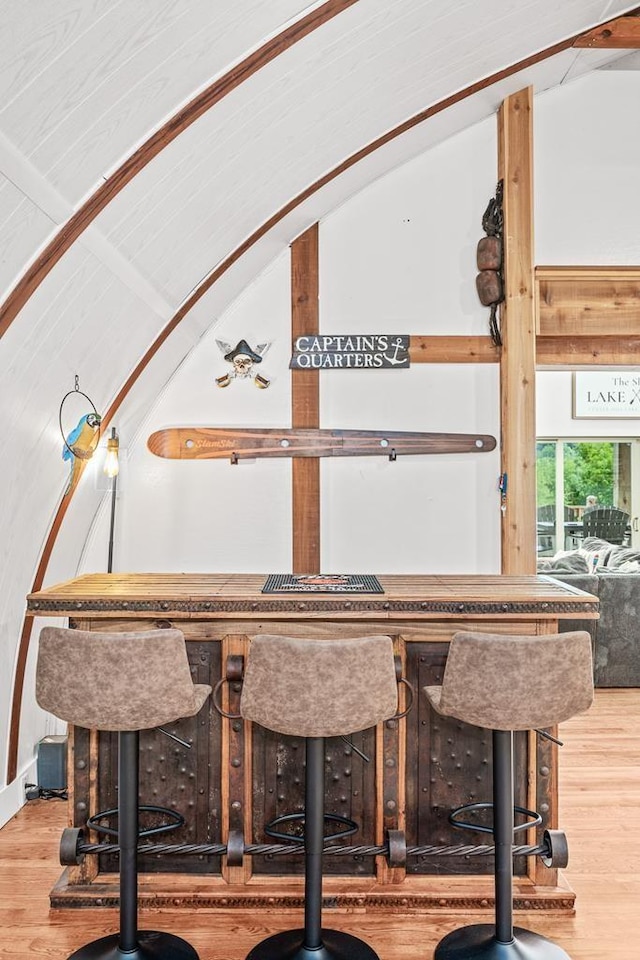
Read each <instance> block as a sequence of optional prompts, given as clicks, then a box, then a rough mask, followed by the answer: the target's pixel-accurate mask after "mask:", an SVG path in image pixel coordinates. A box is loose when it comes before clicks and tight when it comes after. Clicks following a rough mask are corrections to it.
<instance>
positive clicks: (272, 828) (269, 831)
mask: <svg viewBox="0 0 640 960" xmlns="http://www.w3.org/2000/svg"><path fill="white" fill-rule="evenodd" d="M304 819H305V815H304V813H286V814H284V815H283V816H281V817H275V818H274V819H273V820H270V821H269V823H267V824H266V826H265V828H264V832H265V834H266V835H267V836H268V837H271V839H273V840H284V841H285V842H286V843H300V842H301V841H302V840H303V839H304V831H303V833H302V835H301V836H296V834H294V833H286V832H283V831H281V830H278V827H279V826H280V824H283V823H296V822H297V823H299V822H300V821H303V822H304ZM324 819H325V822H326V821H327V820H328V821H330V822H331V823H337V824H340V825H341V826H342V829H341V830H336V831H335V832H334V833H330V834H328V835H327V836H324V837H323V840H324V842H325V843H326V841H327V840H336V839H337V838H338V837H351V836H352V835H353V834H354V833H357V830H358V824H357V823H356V822H355V820H350V819H349V817H341V816H340V814H339V813H325V815H324Z"/></svg>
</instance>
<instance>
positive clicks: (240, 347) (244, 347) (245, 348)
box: [224, 340, 262, 363]
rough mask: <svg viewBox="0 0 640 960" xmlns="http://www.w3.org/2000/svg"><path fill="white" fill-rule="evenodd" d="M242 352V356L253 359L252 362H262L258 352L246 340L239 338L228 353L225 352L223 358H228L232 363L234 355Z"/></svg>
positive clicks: (236, 355)
mask: <svg viewBox="0 0 640 960" xmlns="http://www.w3.org/2000/svg"><path fill="white" fill-rule="evenodd" d="M240 354H242V356H243V357H249V358H250V359H251V360H253V362H254V363H262V357H261V356H260V354H259V353H256V352H255V350H252V349H251V347H250V346H249V344H248V343H247V341H246V340H239V341H238V343H236V345H235V347H234V348H233V350H230V351H229V353H225V355H224V358H225V360H228V361H229V363H233V361H234V360H235V358H236V357H238V356H240Z"/></svg>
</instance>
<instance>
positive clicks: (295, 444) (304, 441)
mask: <svg viewBox="0 0 640 960" xmlns="http://www.w3.org/2000/svg"><path fill="white" fill-rule="evenodd" d="M495 445H496V439H495V437H492V436H490V435H488V434H478V433H411V432H398V431H384V430H316V429H285V430H277V429H271V428H267V429H263V428H262V427H255V428H249V429H247V428H242V429H240V428H236V427H168V428H167V429H165V430H158V431H156V433H152V434H151V436H150V437H149V439H148V440H147V446H148V447H149V450H150V451H151V453H154V454H155V455H156V456H157V457H165V458H167V459H170V460H211V459H228V460H231V462H232V463H235V462H236V461H237V460H239V459H254V458H256V457H374V456H385V457H390V458H391V459H392V460H394V459H395V458H396V457H397V456H401V455H402V456H405V455H407V454H414V455H415V454H424V453H428V454H432V453H487V452H488V451H489V450H493V449H494V448H495Z"/></svg>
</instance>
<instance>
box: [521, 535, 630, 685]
mask: <svg viewBox="0 0 640 960" xmlns="http://www.w3.org/2000/svg"><path fill="white" fill-rule="evenodd" d="M594 558H595V559H594ZM636 565H637V567H638V572H637V573H636V572H634V570H635V568H636ZM581 567H583V568H584V570H583V572H580V568H581ZM590 568H591V569H594V568H595V572H592V573H590V572H589V569H590ZM538 572H539V573H543V574H546V575H548V576H551V577H554V578H555V579H556V580H561V581H562V582H563V583H567V584H570V585H571V586H574V587H577V588H578V589H579V590H586V591H587V593H592V594H595V596H597V597H598V599H599V600H600V619H599V620H561V621H560V627H559V629H560V630H561V631H566V630H588V631H589V633H590V634H591V636H592V638H593V651H594V678H595V685H596V687H640V553H638V551H634V550H633V549H631V548H625V547H618V546H613V545H612V544H609V543H606V542H605V541H600V540H596V538H590V539H587V540H585V542H584V545H583V547H582V548H581V549H580V550H578V551H573V552H570V553H566V554H565V553H563V554H562V555H558V554H556V557H554V558H550V559H549V560H547V561H544V562H539V564H538Z"/></svg>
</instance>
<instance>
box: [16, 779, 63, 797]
mask: <svg viewBox="0 0 640 960" xmlns="http://www.w3.org/2000/svg"><path fill="white" fill-rule="evenodd" d="M24 789H25V794H26V798H27V800H67V799H68V794H67V789H66V787H61V788H60V789H59V790H56V789H54V788H52V787H39V786H38V785H37V783H25V785H24Z"/></svg>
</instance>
